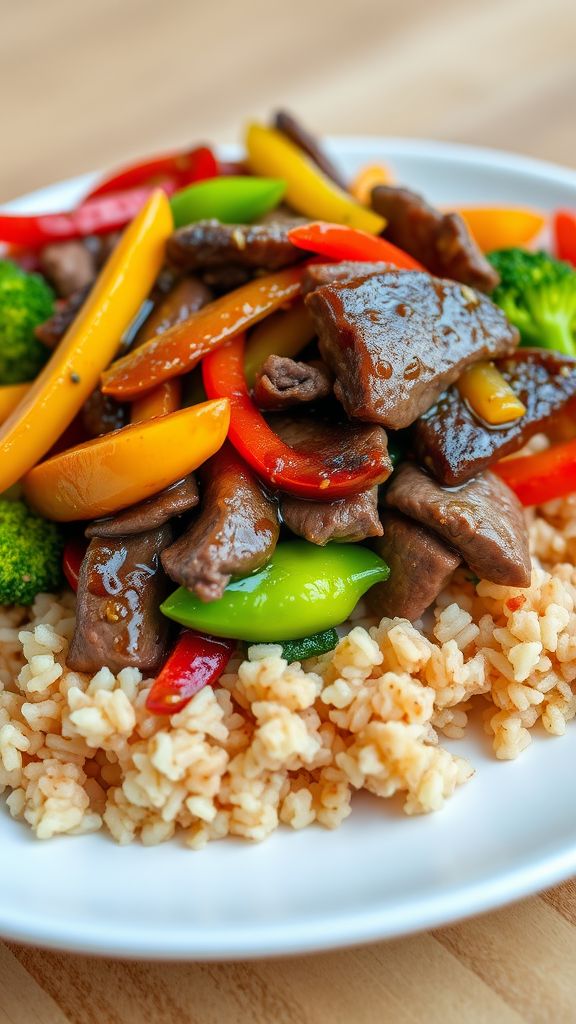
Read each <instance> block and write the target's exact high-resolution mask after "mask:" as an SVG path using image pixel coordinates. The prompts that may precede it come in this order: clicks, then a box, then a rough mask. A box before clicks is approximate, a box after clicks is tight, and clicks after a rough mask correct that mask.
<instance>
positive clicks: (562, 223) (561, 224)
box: [552, 210, 576, 267]
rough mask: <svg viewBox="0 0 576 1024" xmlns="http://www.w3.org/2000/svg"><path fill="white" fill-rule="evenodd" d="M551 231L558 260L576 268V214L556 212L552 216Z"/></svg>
mask: <svg viewBox="0 0 576 1024" xmlns="http://www.w3.org/2000/svg"><path fill="white" fill-rule="evenodd" d="M552 229H553V232H554V249H555V251H556V255H557V257H558V259H559V260H568V262H569V263H573V264H574V266H575V267H576V213H571V212H570V210H558V211H557V212H556V213H555V214H554V218H553V222H552Z"/></svg>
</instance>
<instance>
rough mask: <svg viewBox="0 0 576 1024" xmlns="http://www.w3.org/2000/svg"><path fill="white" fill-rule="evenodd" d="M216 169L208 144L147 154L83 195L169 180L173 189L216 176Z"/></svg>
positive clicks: (161, 183) (92, 195) (94, 194)
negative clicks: (156, 154)
mask: <svg viewBox="0 0 576 1024" xmlns="http://www.w3.org/2000/svg"><path fill="white" fill-rule="evenodd" d="M218 173H219V168H218V162H217V160H216V157H215V156H214V154H213V152H212V150H211V149H208V147H207V146H197V147H196V148H195V149H190V150H185V151H183V152H180V153H170V154H168V155H167V156H155V157H150V158H149V159H148V160H140V161H139V162H138V163H134V164H129V165H128V166H127V167H123V168H122V169H121V170H119V171H116V172H115V173H113V174H111V175H110V176H109V177H107V178H104V179H103V181H100V182H99V183H98V185H96V186H95V188H93V189H92V191H91V192H89V193H88V195H87V197H86V198H87V199H94V198H96V197H97V196H104V195H108V194H109V193H110V192H124V191H126V189H132V188H137V187H138V186H140V185H164V183H165V182H166V181H169V182H171V183H172V185H173V187H174V189H177V188H184V187H185V186H186V185H191V184H192V183H193V182H194V181H204V179H205V178H216V177H217V176H218Z"/></svg>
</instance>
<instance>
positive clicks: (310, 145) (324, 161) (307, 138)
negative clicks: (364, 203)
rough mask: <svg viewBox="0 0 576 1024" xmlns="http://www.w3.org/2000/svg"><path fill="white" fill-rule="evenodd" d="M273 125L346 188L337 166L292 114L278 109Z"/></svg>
mask: <svg viewBox="0 0 576 1024" xmlns="http://www.w3.org/2000/svg"><path fill="white" fill-rule="evenodd" d="M274 127H275V128H276V129H277V130H278V131H279V132H282V134H283V135H286V137H287V138H288V139H290V142H293V143H294V144H295V145H296V146H298V148H299V149H301V150H302V151H303V152H304V153H306V155H307V156H309V157H310V159H311V160H312V161H313V162H314V163H315V164H316V166H317V167H319V168H320V170H321V171H323V172H324V174H326V175H327V177H328V178H331V179H332V181H334V182H336V184H337V185H339V186H340V188H342V189H345V190H346V189H347V188H348V184H347V182H346V180H345V178H344V176H343V175H342V174H341V173H340V171H339V170H338V168H337V167H336V166H335V165H334V163H333V162H332V160H331V159H330V157H329V156H328V154H327V153H326V152H325V151H324V149H323V148H322V145H321V144H320V142H319V141H318V139H316V138H315V136H314V135H312V134H311V133H310V132H309V131H308V129H307V128H304V126H303V125H302V124H300V122H299V121H297V120H296V118H295V117H294V115H293V114H290V113H289V112H288V111H287V110H279V111H278V112H277V113H276V115H275V116H274Z"/></svg>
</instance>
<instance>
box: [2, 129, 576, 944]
mask: <svg viewBox="0 0 576 1024" xmlns="http://www.w3.org/2000/svg"><path fill="white" fill-rule="evenodd" d="M331 148H332V150H333V152H334V155H335V156H337V157H339V158H340V160H341V162H342V164H343V165H344V166H345V168H346V169H347V170H348V171H351V172H352V171H354V170H355V169H356V168H357V167H359V166H360V165H361V164H362V163H366V162H376V161H385V162H387V163H389V164H390V165H391V166H392V167H393V169H394V171H395V173H396V175H397V177H398V179H399V180H401V181H403V182H406V183H409V184H410V185H412V186H414V187H415V188H416V189H420V190H422V191H423V192H425V194H426V195H427V196H428V197H430V198H431V199H432V200H435V201H436V202H438V203H450V202H471V203H481V202H485V203H488V204H489V203H491V202H502V203H506V202H513V203H527V204H533V205H535V206H539V207H542V208H548V209H551V208H554V207H557V206H560V205H568V206H572V207H576V172H574V171H570V170H566V169H563V168H560V167H555V166H553V165H551V164H545V163H541V162H538V161H535V160H528V159H525V158H523V157H519V156H513V155H509V154H504V153H498V152H491V151H488V150H482V149H472V148H468V147H464V146H453V145H446V144H442V143H435V142H425V141H406V140H403V139H387V140H386V139H369V138H365V139H341V140H338V141H333V143H332V147H331ZM90 180H91V178H90V177H85V178H83V179H78V180H76V181H74V182H63V183H60V184H58V185H53V186H51V187H50V188H47V189H44V190H42V191H41V192H36V193H34V194H33V195H30V196H27V197H25V198H24V199H22V200H19V201H18V203H17V204H16V203H15V204H13V205H14V207H16V206H17V207H18V208H20V209H27V210H33V209H44V210H45V209H48V208H49V207H50V208H53V209H57V208H58V207H59V206H65V205H67V204H69V203H72V202H74V201H75V200H76V199H77V198H79V197H80V196H81V195H82V192H83V189H84V188H85V187H86V185H87V184H88V183H89V181H90ZM575 740H576V727H575V726H574V725H572V726H569V727H568V734H567V736H566V737H565V738H564V739H553V738H549V737H547V736H544V735H543V734H541V735H536V736H535V739H534V742H533V744H532V746H531V747H530V748H529V749H528V750H527V751H525V752H524V753H523V754H522V756H521V757H520V758H519V760H518V761H516V762H512V763H500V762H497V761H495V760H494V758H493V756H492V754H491V752H490V750H489V748H488V744H487V742H486V741H485V739H484V737H483V736H482V735H481V733H480V731H478V732H477V733H473V734H472V735H471V737H470V738H469V739H468V740H466V741H465V742H459V743H457V744H453V745H452V746H453V748H454V749H457V750H458V751H459V752H461V753H463V754H464V755H465V756H467V757H469V758H470V759H471V761H472V762H473V764H474V765H475V766H476V768H477V773H476V775H475V777H474V778H473V779H472V781H471V782H469V783H468V784H467V785H465V786H464V787H462V789H461V790H459V792H458V793H457V794H456V796H455V797H454V798H453V799H452V800H451V801H450V802H449V803H448V805H447V807H446V809H445V810H444V811H443V812H441V813H440V814H438V815H432V816H430V817H423V818H406V817H404V816H403V815H402V814H401V811H400V805H399V803H396V802H394V801H387V802H381V801H377V800H375V799H371V798H359V799H356V800H355V803H354V812H353V814H352V817H351V818H349V819H348V820H347V821H346V822H345V824H344V825H343V827H342V828H341V829H339V830H338V831H337V832H335V833H331V832H326V831H324V830H322V829H320V828H311V829H306V830H305V831H304V832H291V831H289V830H288V829H282V830H280V831H278V832H277V833H276V834H275V835H273V836H272V838H271V839H269V840H268V841H267V842H265V843H264V844H262V845H260V846H253V845H249V844H246V843H243V842H241V841H237V840H225V841H224V842H221V843H214V844H212V845H209V846H208V847H207V848H206V849H205V850H203V851H201V852H198V853H192V852H190V851H189V850H187V849H185V848H183V847H182V846H180V845H179V844H178V842H177V841H174V842H170V843H168V844H166V845H164V846H160V847H155V848H152V849H145V848H143V847H142V846H139V845H133V846H129V847H124V848H121V847H118V846H116V845H115V844H114V843H113V842H112V841H111V840H109V839H108V838H106V836H104V835H96V836H89V837H84V838H80V839H69V838H63V839H56V840H52V841H50V842H49V843H41V842H38V841H37V840H35V839H34V838H33V837H32V835H31V833H30V832H28V831H27V829H25V828H24V827H23V826H22V825H20V824H18V823H16V822H14V821H13V820H12V819H11V818H10V816H9V815H8V813H7V812H5V810H4V808H2V807H0V893H1V896H0V934H1V935H2V936H5V937H10V938H12V939H15V940H18V941H23V942H30V943H37V944H42V945H46V946H54V947H59V948H62V949H68V950H75V951H80V950H81V951H86V952H92V953H94V952H95V953H106V954H113V955H118V956H143V957H162V958H181V959H188V958H189V959H225V958H245V957H254V956H272V955H278V954H288V953H301V952H304V951H309V950H321V949H328V948H331V947H335V946H341V945H345V944H351V943H358V942H366V941H369V940H376V939H383V938H388V937H392V936H397V935H401V934H404V933H406V932H410V931H414V930H416V929H420V928H428V927H431V926H435V925H440V924H445V923H447V922H449V921H453V920H455V919H457V918H460V917H463V916H466V915H470V914H474V913H478V912H480V911H486V910H489V909H491V908H494V907H496V906H499V905H501V904H503V903H505V902H507V901H510V900H514V899H517V898H519V897H521V896H525V895H527V894H528V893H532V892H535V891H536V890H538V889H542V888H544V887H545V886H548V885H551V884H553V883H555V882H558V881H560V880H562V879H564V878H566V877H568V876H570V875H571V874H573V873H576V787H575V786H574V785H573V778H574V764H575V755H574V752H575V746H574V742H575Z"/></svg>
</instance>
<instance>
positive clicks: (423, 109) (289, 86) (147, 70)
mask: <svg viewBox="0 0 576 1024" xmlns="http://www.w3.org/2000/svg"><path fill="white" fill-rule="evenodd" d="M0 15H1V24H2V31H1V33H0V87H1V92H0V94H1V95H2V97H3V102H2V108H1V111H0V138H1V140H2V154H1V158H0V201H2V200H6V199H9V198H12V197H14V196H16V195H18V194H21V193H23V192H26V191H28V190H30V189H32V188H35V187H38V186H40V185H43V184H47V183H48V182H51V181H55V180H57V179H59V178H62V177H68V176H71V175H74V174H77V173H79V172H81V171H86V170H89V169H95V168H100V167H106V166H109V165H111V164H114V163H118V162H122V161H123V160H125V159H130V158H132V157H134V156H135V155H138V154H146V153H147V152H150V151H153V150H155V149H162V148H168V149H169V148H171V147H173V146H174V147H177V146H180V145H182V144H186V143H190V142H193V141H195V140H205V141H211V140H214V141H218V142H220V141H233V140H237V139H239V138H240V136H241V129H242V125H243V123H244V122H245V121H246V120H247V119H248V118H250V117H253V116H255V115H260V116H263V115H265V114H266V113H267V112H269V111H270V110H271V109H272V108H275V107H277V106H278V105H283V106H288V107H291V108H293V110H294V111H295V112H296V113H298V114H299V115H301V117H302V118H303V119H305V121H306V122H308V123H309V125H310V127H312V128H314V129H316V130H317V131H321V132H325V133H331V134H354V133H356V134H359V133H363V134H374V135H376V134H388V135H404V136H407V135H412V136H414V135H415V136H421V137H428V138H438V139H452V140H459V141H465V142H473V143H479V144H484V145H491V146H497V147H501V148H506V149H512V150H517V151H524V152H526V153H530V154H533V155H536V156H541V157H545V158H547V159H550V160H555V161H558V162H563V163H567V164H571V165H576V135H575V131H574V100H575V98H576V60H575V57H574V50H575V43H576V2H575V0H547V2H543V0H482V3H477V2H471V0H401V2H400V0H354V2H353V3H343V2H338V0H336V2H335V0H284V2H283V0H242V2H241V0H220V2H219V0H212V2H202V3H201V2H199V0H23V2H20V3H16V4H15V3H14V2H13V0H0Z"/></svg>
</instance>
